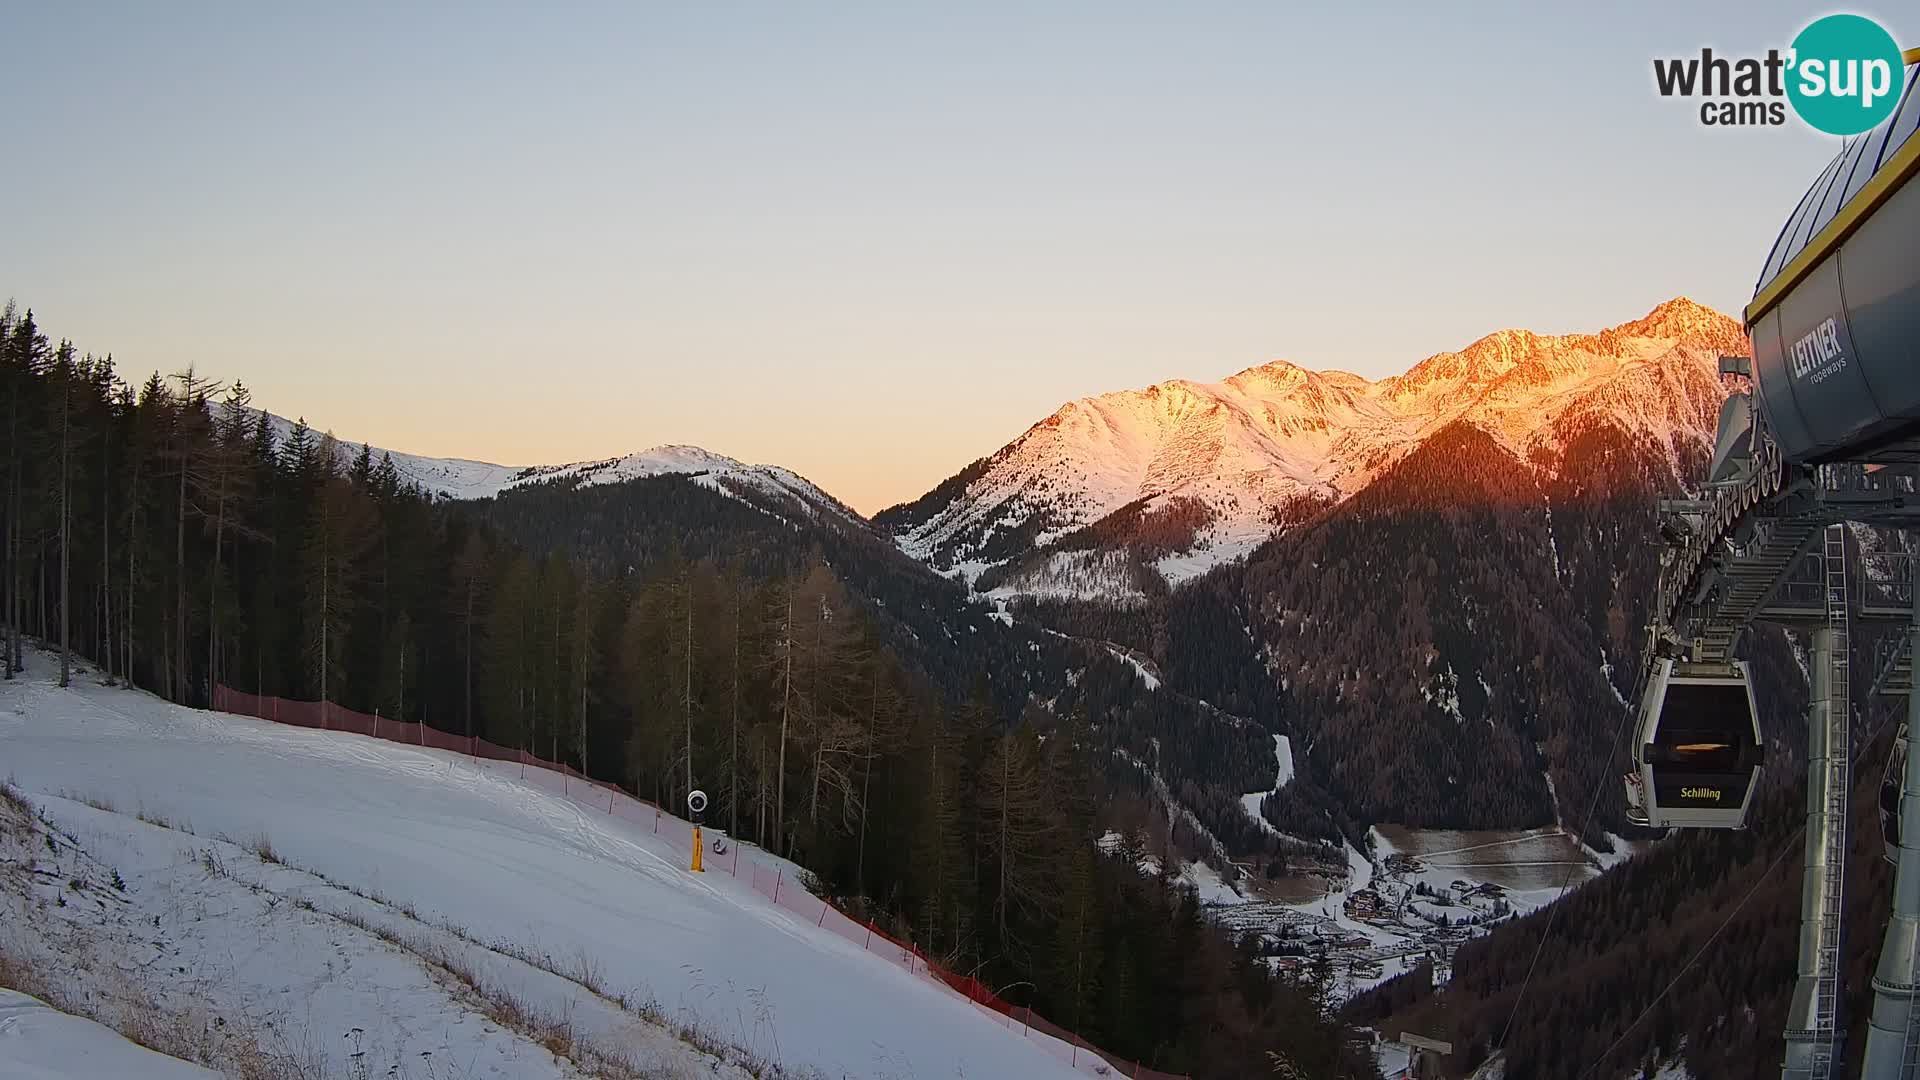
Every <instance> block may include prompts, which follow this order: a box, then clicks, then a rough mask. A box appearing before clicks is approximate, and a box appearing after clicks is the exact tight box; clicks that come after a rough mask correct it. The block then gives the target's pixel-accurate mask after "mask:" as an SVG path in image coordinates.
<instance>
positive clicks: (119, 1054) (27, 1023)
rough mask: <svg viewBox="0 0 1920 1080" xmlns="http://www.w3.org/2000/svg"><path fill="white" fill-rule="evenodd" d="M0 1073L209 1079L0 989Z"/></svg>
mask: <svg viewBox="0 0 1920 1080" xmlns="http://www.w3.org/2000/svg"><path fill="white" fill-rule="evenodd" d="M0 1075H4V1076H6V1077H9V1078H10V1080H127V1078H129V1077H139V1078H141V1080H215V1078H216V1077H218V1076H219V1075H220V1074H219V1073H215V1072H209V1071H207V1070H206V1069H203V1068H201V1067H199V1066H198V1065H189V1064H187V1063H186V1062H184V1061H181V1060H179V1059H177V1058H170V1057H168V1056H166V1055H165V1054H156V1053H154V1052H153V1051H151V1050H148V1049H146V1048H145V1047H142V1046H136V1045H134V1044H133V1043H130V1042H128V1041H127V1040H125V1039H123V1038H121V1037H120V1036H119V1035H117V1034H115V1033H114V1032H113V1030H112V1029H110V1028H104V1027H101V1026H100V1025H99V1024H96V1023H94V1022H93V1021H91V1020H83V1019H81V1018H80V1017H77V1016H68V1015H67V1014H66V1013H63V1012H61V1011H60V1010H58V1009H56V1008H54V1007H52V1006H51V1005H48V1004H47V1003H46V1002H44V1001H41V1000H39V999H38V998H31V997H28V996H27V995H25V994H21V993H16V992H14V991H12V990H0Z"/></svg>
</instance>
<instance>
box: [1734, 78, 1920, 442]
mask: <svg viewBox="0 0 1920 1080" xmlns="http://www.w3.org/2000/svg"><path fill="white" fill-rule="evenodd" d="M1914 63H1915V57H1914V55H1913V54H1910V55H1909V58H1908V64H1909V67H1908V68H1907V84H1906V90H1905V93H1904V97H1903V99H1902V100H1901V103H1900V107H1899V108H1898V109H1897V110H1895V111H1894V114H1893V115H1892V116H1891V117H1889V118H1888V119H1887V121H1886V122H1885V123H1883V124H1881V125H1880V126H1879V127H1877V128H1875V129H1874V130H1872V131H1870V132H1867V133H1866V134H1864V135H1861V136H1859V137H1858V138H1856V139H1854V140H1853V141H1852V142H1851V143H1850V144H1849V145H1847V146H1846V148H1845V149H1843V150H1841V151H1840V153H1839V154H1838V155H1837V156H1835V157H1834V159H1833V160H1832V161H1831V162H1830V163H1829V164H1828V165H1827V167H1826V169H1824V170H1823V171H1822V172H1821V173H1820V175H1819V176H1818V177H1817V178H1815V180H1814V182H1813V186H1812V187H1810V188H1808V189H1807V193H1806V194H1805V195H1804V196H1802V197H1801V199H1800V202H1799V204H1798V206H1796V207H1795V209H1794V211H1793V214H1792V216H1791V217H1789V218H1788V219H1787V223H1786V225H1785V226H1784V227H1783V228H1782V229H1781V230H1780V234H1779V236H1778V237H1777V238H1776V239H1775V240H1774V244H1773V249H1772V252H1771V253H1770V254H1769V255H1768V257H1767V261H1766V265H1765V267H1764V268H1763V269H1762V270H1761V272H1760V279H1759V282H1758V283H1757V284H1756V285H1755V287H1754V296H1753V302H1752V303H1751V304H1749V305H1748V306H1747V310H1746V325H1747V332H1748V334H1749V335H1751V336H1752V338H1753V384H1754V393H1755V397H1756V398H1757V399H1758V408H1759V412H1760V414H1761V415H1762V416H1763V417H1764V419H1765V423H1766V426H1767V429H1768V431H1769V433H1770V434H1771V435H1772V437H1773V439H1774V441H1775V442H1776V443H1777V444H1778V445H1779V448H1780V450H1781V452H1782V456H1783V457H1784V458H1785V459H1786V460H1787V461H1789V462H1793V463H1797V464H1806V465H1812V464H1820V463H1823V462H1828V461H1848V462H1867V463H1874V462H1879V463H1911V462H1914V461H1917V460H1920V257H1916V255H1915V253H1916V252H1920V184H1915V183H1913V182H1912V181H1913V175H1914V173H1915V172H1920V136H1916V134H1915V130H1916V128H1920V90H1916V86H1917V85H1920V66H1913V65H1914Z"/></svg>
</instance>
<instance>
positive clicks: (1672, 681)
mask: <svg viewBox="0 0 1920 1080" xmlns="http://www.w3.org/2000/svg"><path fill="white" fill-rule="evenodd" d="M1760 761H1761V742H1760V721H1759V716H1758V714H1757V713H1756V712H1755V711H1754V705H1753V686H1752V683H1751V681H1750V680H1749V679H1748V678H1747V666H1746V664H1744V663H1742V662H1740V661H1737V660H1736V661H1733V662H1732V663H1727V664H1694V663H1688V662H1685V661H1675V660H1669V659H1661V660H1659V661H1658V662H1657V663H1656V664H1655V665H1654V670H1653V677H1652V678H1651V679H1650V680H1649V684H1648V686H1647V693H1646V696H1645V697H1644V698H1643V699H1642V701H1641V707H1640V722H1639V726H1638V728H1637V730H1636V735H1635V738H1634V746H1633V765H1634V771H1633V772H1630V773H1628V774H1627V776H1626V784H1627V818H1628V819H1629V820H1631V821H1632V822H1633V823H1634V824H1636V825H1649V826H1652V827H1655V828H1663V827H1672V828H1683V829H1738V828H1741V827H1742V826H1743V825H1744V824H1745V823H1746V820H1747V809H1748V807H1750V806H1751V805H1752V803H1753V793H1754V790H1755V789H1756V788H1758V787H1759V784H1760Z"/></svg>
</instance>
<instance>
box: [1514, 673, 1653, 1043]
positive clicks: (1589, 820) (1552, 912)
mask: <svg viewBox="0 0 1920 1080" xmlns="http://www.w3.org/2000/svg"><path fill="white" fill-rule="evenodd" d="M1645 679H1646V675H1645V673H1644V672H1643V673H1642V674H1641V676H1640V678H1639V679H1637V680H1635V685H1634V696H1633V697H1632V698H1629V699H1627V701H1626V708H1625V709H1623V710H1621V715H1620V723H1619V724H1618V725H1617V726H1616V727H1615V728H1614V729H1613V741H1612V742H1610V743H1608V744H1607V756H1606V757H1604V758H1601V759H1600V765H1601V769H1602V772H1601V774H1600V775H1599V776H1596V777H1594V778H1593V779H1594V784H1593V798H1592V799H1589V800H1588V801H1587V816H1586V819H1585V820H1584V821H1582V822H1581V823H1580V831H1579V832H1578V833H1576V834H1574V837H1573V842H1574V843H1576V844H1582V845H1584V844H1585V843H1586V840H1585V839H1584V837H1585V836H1586V834H1587V829H1588V828H1590V827H1592V825H1593V813H1594V811H1595V810H1598V809H1599V808H1600V793H1601V792H1603V791H1605V790H1606V784H1605V783H1603V781H1604V780H1605V779H1606V772H1605V771H1604V770H1606V769H1610V768H1612V767H1613V755H1614V752H1615V751H1617V750H1618V749H1619V748H1620V733H1621V732H1623V731H1625V730H1627V722H1628V721H1630V720H1633V719H1635V712H1636V710H1635V709H1634V707H1633V704H1632V702H1634V701H1637V700H1639V690H1640V686H1639V684H1640V683H1641V682H1644V681H1645ZM1579 865H1585V864H1584V863H1582V864H1579ZM1576 869H1578V866H1569V867H1567V872H1566V875H1565V876H1564V877H1562V878H1561V879H1560V891H1559V892H1558V893H1556V894H1555V895H1554V898H1553V900H1552V902H1551V903H1549V904H1548V905H1547V925H1546V927H1545V928H1544V929H1543V930H1541V931H1540V943H1539V944H1538V945H1535V946H1534V947H1533V959H1532V960H1530V961H1528V962H1527V974H1526V977H1525V978H1523V979H1521V980H1520V993H1519V995H1518V996H1516V997H1515V998H1514V999H1513V1010H1512V1011H1511V1012H1509V1013H1507V1022H1506V1024H1505V1025H1504V1026H1503V1027H1501V1029H1500V1038H1499V1040H1498V1041H1496V1042H1495V1043H1494V1044H1493V1045H1494V1049H1495V1050H1498V1049H1499V1048H1500V1047H1503V1046H1505V1045H1507V1034H1508V1033H1509V1032H1511V1031H1512V1030H1513V1021H1514V1019H1515V1018H1516V1017H1518V1016H1519V1015H1520V1004H1521V1002H1524V1001H1525V1000H1526V999H1527V986H1528V985H1529V984H1530V983H1532V982H1533V969H1534V968H1535V967H1536V966H1538V965H1539V963H1540V954H1541V953H1542V952H1544V951H1545V950H1546V947H1547V938H1548V937H1550V936H1552V934H1553V924H1554V923H1555V922H1557V921H1559V918H1560V901H1561V900H1563V899H1565V898H1566V895H1567V887H1568V886H1570V885H1572V884H1573V872H1574V870H1576Z"/></svg>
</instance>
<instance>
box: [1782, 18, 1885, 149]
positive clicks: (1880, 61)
mask: <svg viewBox="0 0 1920 1080" xmlns="http://www.w3.org/2000/svg"><path fill="white" fill-rule="evenodd" d="M1787 64H1788V75H1787V99H1788V100H1789V101H1791V102H1793V111H1794V112H1797V113H1799V114H1800V119H1802V120H1805V121H1806V122H1807V123H1808V124H1810V125H1812V126H1813V127H1814V128H1816V129H1818V130H1820V131H1824V132H1826V133H1827V134H1829V135H1858V134H1860V133H1861V132H1863V131H1872V130H1873V129H1874V128H1876V127H1878V126H1879V125H1880V123H1881V121H1883V120H1885V119H1886V118H1887V117H1889V116H1891V115H1893V110H1894V108H1895V107H1896V106H1898V105H1899V104H1900V91H1901V89H1902V88H1903V87H1904V86H1905V84H1906V68H1905V66H1904V65H1903V64H1902V63H1901V60H1900V46H1899V45H1898V44H1897V43H1896V42H1895V41H1894V40H1893V35H1892V34H1889V33H1887V32H1886V31H1885V30H1883V29H1881V27H1880V24H1879V23H1877V22H1874V21H1873V20H1872V19H1869V18H1865V17H1863V16H1860V15H1828V16H1827V17H1825V18H1823V19H1816V20H1815V21H1813V22H1812V23H1809V24H1808V25H1807V28H1806V29H1805V30H1802V31H1800V34H1799V36H1798V37H1796V38H1794V39H1793V53H1792V56H1791V58H1790V59H1789V60H1788V61H1787Z"/></svg>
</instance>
